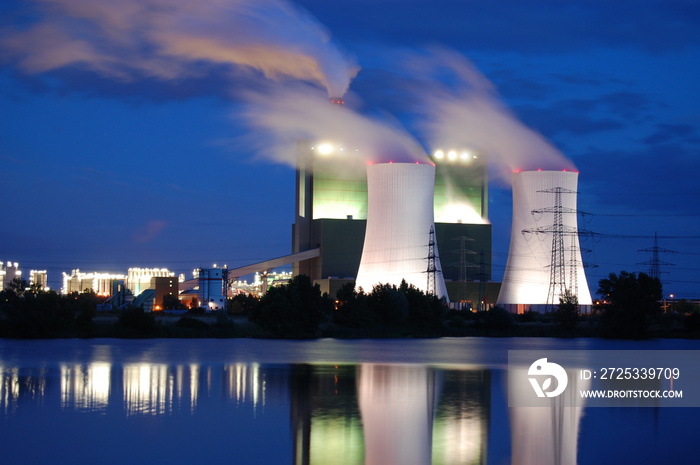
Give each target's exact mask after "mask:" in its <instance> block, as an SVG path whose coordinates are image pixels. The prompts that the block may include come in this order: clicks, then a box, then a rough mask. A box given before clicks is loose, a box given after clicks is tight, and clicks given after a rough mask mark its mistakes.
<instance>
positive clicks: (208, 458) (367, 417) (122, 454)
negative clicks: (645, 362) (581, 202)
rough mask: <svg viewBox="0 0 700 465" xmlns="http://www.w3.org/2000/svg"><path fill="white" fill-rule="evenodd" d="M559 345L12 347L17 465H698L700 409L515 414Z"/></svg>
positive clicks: (603, 346) (0, 358) (7, 434)
mask: <svg viewBox="0 0 700 465" xmlns="http://www.w3.org/2000/svg"><path fill="white" fill-rule="evenodd" d="M630 349H639V350H700V341H684V340H653V341H640V342H630V341H607V340H598V339H548V338H441V339H415V340H406V339H399V340H387V339H382V340H373V339H365V340H336V339H321V340H313V341H279V340H257V339H221V340H219V339H180V340H178V339H150V340H117V339H92V340H36V341H20V340H0V425H1V428H0V451H2V452H1V453H2V461H3V463H7V464H20V463H21V464H39V463H41V464H46V463H51V462H59V463H71V464H90V465H94V464H102V465H103V464H128V463H133V464H148V463H168V464H184V463H230V464H295V465H296V464H348V465H351V464H365V465H370V464H377V465H380V464H381V465H389V464H401V465H411V464H415V465H428V464H525V465H548V464H552V465H554V464H576V463H578V464H581V465H583V464H596V465H600V464H626V463H633V464H654V463H676V464H689V463H698V462H700V441H698V439H697V435H698V429H699V428H700V408H678V407H676V408H671V407H604V408H603V407H598V408H586V407H583V408H563V409H546V408H545V409H543V408H538V407H535V408H528V407H514V408H511V407H509V406H508V395H507V394H508V388H507V365H508V350H581V351H588V350H630Z"/></svg>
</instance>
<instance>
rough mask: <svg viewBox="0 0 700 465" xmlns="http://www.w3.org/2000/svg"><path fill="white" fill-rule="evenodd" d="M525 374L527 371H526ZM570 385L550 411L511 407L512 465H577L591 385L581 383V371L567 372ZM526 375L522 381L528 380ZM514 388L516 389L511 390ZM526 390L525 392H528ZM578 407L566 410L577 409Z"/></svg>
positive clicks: (549, 402)
mask: <svg viewBox="0 0 700 465" xmlns="http://www.w3.org/2000/svg"><path fill="white" fill-rule="evenodd" d="M524 370H527V369H526V368H525V369H524ZM567 374H568V376H569V385H568V388H567V390H566V391H564V393H563V394H562V395H560V396H558V397H551V398H549V399H547V403H548V404H549V406H548V407H510V409H509V410H510V431H511V454H512V457H513V458H512V460H511V465H576V464H577V463H578V462H577V458H578V436H579V425H580V422H581V415H582V414H583V409H584V399H580V398H578V397H577V396H578V393H579V391H581V390H586V389H589V388H590V381H588V380H580V379H578V376H579V371H577V370H569V371H567ZM526 377H527V375H524V376H523V378H522V379H525V378H526ZM510 388H513V386H510ZM527 388H529V386H526V387H525V388H523V389H527ZM575 404H578V406H576V407H564V405H575Z"/></svg>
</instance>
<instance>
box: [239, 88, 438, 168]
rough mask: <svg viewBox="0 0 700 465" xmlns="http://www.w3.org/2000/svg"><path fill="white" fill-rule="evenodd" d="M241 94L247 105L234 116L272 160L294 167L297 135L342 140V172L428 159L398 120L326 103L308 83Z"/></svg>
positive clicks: (339, 156) (333, 140)
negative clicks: (239, 119) (245, 125)
mask: <svg viewBox="0 0 700 465" xmlns="http://www.w3.org/2000/svg"><path fill="white" fill-rule="evenodd" d="M245 98H246V99H247V101H248V104H247V105H246V108H245V110H244V111H243V112H241V113H239V114H237V116H239V117H241V118H242V120H243V122H244V123H245V124H247V125H248V126H249V127H250V128H251V129H252V130H253V131H254V132H255V134H256V135H255V137H254V139H255V140H256V141H258V143H259V144H264V145H260V146H258V147H257V148H256V149H257V152H258V153H263V154H265V155H266V156H268V157H270V158H273V159H274V160H275V161H278V162H282V163H286V164H289V165H291V166H295V164H296V162H297V160H296V156H295V150H294V144H295V143H296V141H297V140H299V139H309V140H311V141H329V142H331V143H334V144H340V145H343V146H344V148H345V150H344V153H343V154H336V155H335V157H336V159H337V162H338V169H339V170H341V171H343V170H345V171H347V170H349V169H353V168H356V169H361V170H363V171H364V169H365V165H366V164H367V163H377V162H389V161H394V162H415V161H420V162H428V161H429V159H428V157H427V155H426V154H425V151H424V150H423V148H422V147H421V146H420V144H419V143H418V142H417V141H416V140H415V139H414V138H413V136H411V135H410V134H409V133H408V132H406V131H405V130H404V129H403V128H402V127H401V126H400V125H399V124H398V123H397V122H395V121H393V120H391V119H386V118H384V119H382V118H379V117H377V116H374V117H373V116H368V115H363V114H360V113H358V112H356V111H353V110H352V109H351V108H349V107H347V106H338V105H331V104H329V103H328V99H326V98H324V97H323V96H321V95H319V94H318V92H315V91H314V90H313V89H310V88H308V87H305V88H304V87H301V86H295V87H294V88H290V86H285V87H284V88H281V87H277V88H276V89H268V90H267V92H265V93H248V94H247V95H246V96H245ZM261 134H264V136H261ZM252 139H253V138H251V141H252ZM261 141H262V142H261Z"/></svg>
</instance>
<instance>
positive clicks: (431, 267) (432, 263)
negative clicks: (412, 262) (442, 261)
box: [427, 226, 440, 295]
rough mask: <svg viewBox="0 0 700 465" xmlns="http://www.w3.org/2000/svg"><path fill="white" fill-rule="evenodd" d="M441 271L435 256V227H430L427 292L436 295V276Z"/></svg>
mask: <svg viewBox="0 0 700 465" xmlns="http://www.w3.org/2000/svg"><path fill="white" fill-rule="evenodd" d="M439 272H440V270H439V269H438V267H437V263H436V256H435V228H434V227H433V226H431V227H430V238H429V240H428V270H427V273H428V287H427V294H431V295H436V292H437V290H436V284H435V277H436V275H437V274H438V273H439Z"/></svg>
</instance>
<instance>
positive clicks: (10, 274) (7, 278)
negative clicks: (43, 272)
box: [0, 262, 22, 290]
mask: <svg viewBox="0 0 700 465" xmlns="http://www.w3.org/2000/svg"><path fill="white" fill-rule="evenodd" d="M16 278H19V279H22V272H21V271H20V269H19V263H17V262H6V263H3V262H0V280H1V281H2V289H3V290H4V289H9V288H10V284H12V280H14V279H16Z"/></svg>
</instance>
